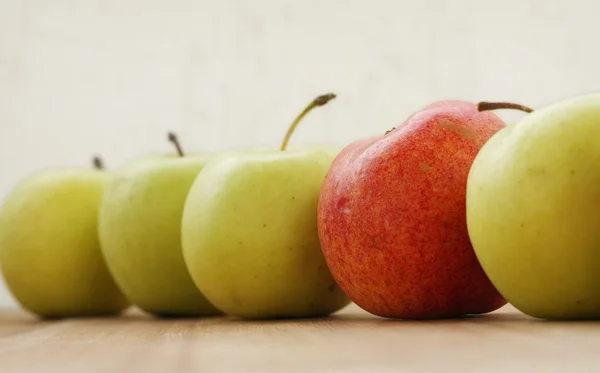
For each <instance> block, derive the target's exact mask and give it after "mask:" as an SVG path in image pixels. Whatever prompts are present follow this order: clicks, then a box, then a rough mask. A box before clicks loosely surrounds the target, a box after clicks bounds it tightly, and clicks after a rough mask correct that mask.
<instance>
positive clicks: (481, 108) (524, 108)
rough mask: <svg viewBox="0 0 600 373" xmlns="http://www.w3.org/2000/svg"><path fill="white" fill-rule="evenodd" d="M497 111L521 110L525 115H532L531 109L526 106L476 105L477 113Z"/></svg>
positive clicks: (502, 104) (503, 104)
mask: <svg viewBox="0 0 600 373" xmlns="http://www.w3.org/2000/svg"><path fill="white" fill-rule="evenodd" d="M497 109H514V110H521V111H524V112H526V113H532V112H533V109H531V108H528V107H527V106H523V105H519V104H513V103H512V102H485V101H483V102H480V103H479V104H478V105H477V110H479V111H488V110H497Z"/></svg>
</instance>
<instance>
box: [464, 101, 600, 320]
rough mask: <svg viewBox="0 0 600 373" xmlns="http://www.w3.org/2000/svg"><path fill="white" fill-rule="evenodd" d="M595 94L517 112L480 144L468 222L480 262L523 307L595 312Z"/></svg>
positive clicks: (566, 313) (550, 314)
mask: <svg viewBox="0 0 600 373" xmlns="http://www.w3.org/2000/svg"><path fill="white" fill-rule="evenodd" d="M599 165H600V94H595V95H586V96H582V97H576V98H574V99H570V100H565V101H562V102H559V103H555V104H553V105H550V106H548V107H546V108H542V109H540V110H537V111H535V112H533V113H532V114H529V115H527V116H526V117H524V118H523V119H522V120H521V121H520V122H518V123H516V124H514V125H511V126H508V127H506V129H503V130H501V131H500V132H498V133H497V134H496V135H495V136H494V137H492V138H491V139H490V140H489V141H488V143H486V144H485V146H484V147H483V148H482V149H481V151H480V153H479V154H478V156H477V158H476V160H475V162H474V163H473V165H472V168H471V170H470V174H469V178H468V183H467V224H468V230H469V235H470V238H471V240H472V243H473V246H474V249H475V252H476V254H477V257H478V259H479V261H480V262H481V265H482V267H483V269H484V270H485V272H486V273H487V275H488V276H489V278H490V279H491V281H492V282H493V284H494V285H495V286H496V287H497V288H498V290H499V291H500V292H501V293H502V295H504V297H505V298H506V299H507V300H508V301H509V302H510V303H512V304H513V305H514V306H515V307H516V308H517V309H519V310H521V311H522V312H523V313H525V314H527V315H530V316H533V317H537V318H545V319H597V318H600V188H599V186H600V167H599Z"/></svg>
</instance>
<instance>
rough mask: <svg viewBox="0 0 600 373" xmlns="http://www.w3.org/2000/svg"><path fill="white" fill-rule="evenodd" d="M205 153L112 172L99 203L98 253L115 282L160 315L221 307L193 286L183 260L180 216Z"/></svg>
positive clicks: (181, 314) (197, 313)
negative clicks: (113, 177)
mask: <svg viewBox="0 0 600 373" xmlns="http://www.w3.org/2000/svg"><path fill="white" fill-rule="evenodd" d="M208 159H209V157H208V156H200V155H195V156H184V157H179V156H168V155H166V156H164V157H153V158H148V159H142V160H140V161H138V162H134V163H130V164H129V165H127V166H125V167H123V168H122V169H121V170H119V171H118V172H116V173H115V179H114V181H113V182H112V183H111V185H110V186H109V188H108V189H107V191H106V193H105V196H104V199H103V201H102V204H101V208H100V219H99V234H100V242H101V247H102V252H103V254H104V257H105V259H106V263H107V265H108V268H109V269H110V272H111V273H112V275H113V277H114V278H115V281H116V282H117V284H118V285H119V287H120V288H121V289H122V291H123V292H124V293H125V295H126V296H127V298H128V299H129V300H130V301H131V302H132V303H133V304H134V305H135V306H137V307H138V308H140V309H142V310H143V311H145V312H147V313H149V314H153V315H156V316H162V317H193V316H213V315H218V314H220V313H221V312H220V311H219V310H217V309H216V308H215V307H214V306H213V305H211V304H210V303H209V302H208V301H207V300H206V298H205V297H204V296H203V295H202V293H201V292H200V291H199V290H198V289H197V288H196V286H195V285H194V282H193V281H192V279H191V277H190V275H189V273H188V271H187V268H186V266H185V263H184V260H183V253H182V249H181V234H180V233H181V216H182V214H183V206H184V203H185V199H186V197H187V194H188V192H189V189H190V187H191V185H192V183H193V181H194V179H195V178H196V176H197V175H198V173H199V172H200V171H201V170H202V168H203V167H204V165H205V164H206V162H207V160H208Z"/></svg>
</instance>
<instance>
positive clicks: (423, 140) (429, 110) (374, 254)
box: [318, 101, 506, 319]
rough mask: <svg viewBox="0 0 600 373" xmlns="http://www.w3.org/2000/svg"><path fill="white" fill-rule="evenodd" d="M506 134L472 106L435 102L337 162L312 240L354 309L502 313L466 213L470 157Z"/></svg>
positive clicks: (406, 315) (416, 315)
mask: <svg viewBox="0 0 600 373" xmlns="http://www.w3.org/2000/svg"><path fill="white" fill-rule="evenodd" d="M504 127H505V123H504V122H503V121H502V120H501V119H500V118H499V117H497V116H496V115H495V114H493V113H491V112H479V111H478V109H477V105H476V104H474V103H469V102H464V101H440V102H436V103H434V104H432V105H429V106H427V107H425V108H424V109H422V110H420V111H419V112H417V113H415V114H413V115H412V116H410V117H409V118H408V119H407V120H406V122H404V124H402V126H400V127H398V128H395V129H393V130H392V131H388V133H386V134H385V135H382V136H378V137H375V138H372V139H368V140H363V141H357V142H355V143H353V144H351V145H349V146H348V147H347V148H345V149H344V150H343V151H342V152H341V153H340V154H339V155H338V156H337V157H336V159H335V160H334V162H333V164H332V165H331V168H330V170H329V173H328V175H327V177H326V179H325V182H324V185H323V188H322V192H321V197H320V200H319V209H318V223H319V224H318V228H319V236H320V239H321V244H322V249H323V253H324V255H325V259H326V261H327V264H328V266H329V268H330V270H331V272H332V273H333V276H334V277H335V279H336V281H337V282H338V284H339V285H340V287H341V288H342V289H343V290H344V291H345V292H346V294H348V295H349V296H350V298H352V300H353V301H354V302H355V303H356V304H357V305H358V306H360V307H361V308H363V309H365V310H366V311H368V312H371V313H373V314H375V315H379V316H383V317H391V318H403V319H436V318H449V317H458V316H462V315H467V314H481V313H487V312H491V311H493V310H496V309H498V308H500V307H501V306H503V305H504V304H506V301H505V300H504V299H503V297H502V296H501V295H500V294H499V293H498V291H497V290H496V289H495V288H494V286H493V285H492V283H491V282H490V280H489V279H488V278H487V276H486V274H485V273H484V272H483V270H482V268H481V266H480V264H479V262H478V261H477V258H476V256H475V253H474V251H473V248H472V246H471V242H470V240H469V235H468V232H467V223H466V204H465V198H466V183H467V176H468V173H469V170H470V167H471V164H472V162H473V160H474V158H475V156H476V155H477V153H478V151H479V149H480V148H481V147H482V146H483V144H484V143H485V142H486V141H487V140H488V139H489V138H490V137H491V136H492V135H493V134H494V133H496V132H497V131H498V130H500V129H502V128H504ZM491 213H493V212H491Z"/></svg>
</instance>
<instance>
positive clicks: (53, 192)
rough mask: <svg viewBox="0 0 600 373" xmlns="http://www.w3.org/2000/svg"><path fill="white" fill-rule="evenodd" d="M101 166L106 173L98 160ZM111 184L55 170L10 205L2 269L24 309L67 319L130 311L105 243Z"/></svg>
mask: <svg viewBox="0 0 600 373" xmlns="http://www.w3.org/2000/svg"><path fill="white" fill-rule="evenodd" d="M94 164H95V165H96V168H101V162H100V160H99V159H95V160H94ZM111 177H112V176H111V174H110V173H109V172H107V171H104V170H101V169H85V168H82V169H78V168H59V169H48V170H43V171H41V172H38V173H36V174H34V175H31V176H29V177H28V178H26V179H24V180H22V182H20V183H19V184H18V185H17V186H16V187H15V188H14V189H13V190H12V192H11V193H10V194H9V195H8V197H7V198H6V200H5V202H4V206H3V207H2V209H1V210H0V266H1V268H2V273H3V276H4V279H5V282H6V284H7V287H8V289H9V290H10V291H11V293H12V294H13V295H14V297H15V298H16V300H17V302H18V303H19V304H20V305H21V306H22V307H23V308H24V309H26V310H28V311H30V312H32V313H35V314H38V315H39V316H41V317H45V318H61V317H78V316H79V317H80V316H97V315H108V314H118V313H120V312H121V311H123V310H124V309H125V308H127V306H128V305H129V303H128V302H127V300H126V299H125V297H124V296H123V294H122V293H121V292H120V291H119V289H118V288H117V286H116V285H115V282H114V281H113V279H112V277H111V275H110V273H109V271H108V270H107V268H106V265H105V263H104V259H103V258H102V253H101V252H100V246H99V243H98V233H97V215H98V207H99V204H100V200H101V198H102V195H103V193H104V191H105V188H106V186H107V184H108V183H109V181H110V180H111Z"/></svg>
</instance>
